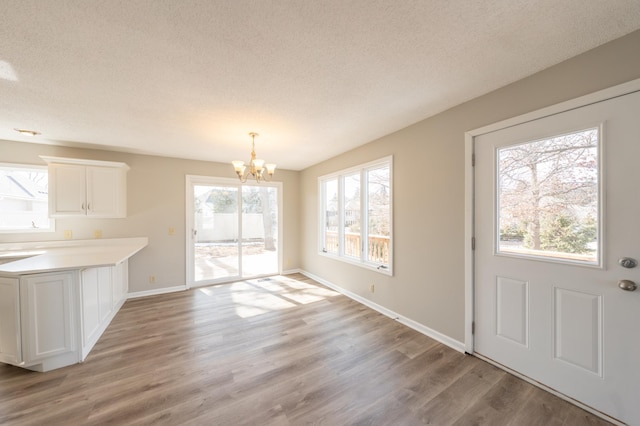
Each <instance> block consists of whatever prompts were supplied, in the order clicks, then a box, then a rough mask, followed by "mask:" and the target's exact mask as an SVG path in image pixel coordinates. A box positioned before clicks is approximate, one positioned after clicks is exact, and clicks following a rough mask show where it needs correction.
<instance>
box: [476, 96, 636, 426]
mask: <svg viewBox="0 0 640 426" xmlns="http://www.w3.org/2000/svg"><path fill="white" fill-rule="evenodd" d="M638 111H640V93H637V92H636V93H632V94H628V95H625V96H621V97H618V98H614V99H610V100H607V101H603V102H599V103H596V104H591V105H588V106H584V107H582V108H577V109H574V110H570V111H567V112H563V113H560V114H556V115H552V116H549V117H545V118H542V119H538V120H535V121H530V122H527V123H523V124H519V125H516V126H512V127H508V128H505V129H502V130H498V131H494V132H491V133H487V134H484V135H480V136H477V137H476V138H474V151H475V156H476V167H475V171H474V173H475V207H474V210H475V219H474V221H475V223H474V228H475V230H476V231H475V237H476V250H475V253H474V270H475V278H474V286H475V291H474V293H475V296H474V297H475V301H474V309H475V322H476V334H475V343H474V346H475V347H474V350H475V351H476V352H477V353H478V354H480V355H482V356H485V357H487V358H490V359H492V360H494V361H496V362H498V363H500V364H502V365H505V366H507V367H509V368H511V369H513V370H516V371H518V372H520V373H522V374H524V375H525V376H528V377H530V378H532V379H534V380H536V381H538V382H541V383H543V384H544V385H546V386H548V387H550V388H553V389H555V390H557V391H559V392H561V393H563V394H565V395H567V396H569V397H571V398H574V399H576V400H578V401H580V402H582V403H584V404H586V405H588V406H590V407H593V408H594V409H596V410H599V411H601V412H603V413H606V414H607V415H609V416H611V417H614V418H617V419H620V420H622V421H624V422H627V423H630V424H640V404H637V390H638V388H637V387H638V383H640V368H639V367H638V362H637V360H638V357H639V356H640V339H638V334H637V330H636V329H635V328H636V327H637V324H638V322H639V321H640V291H636V292H630V291H623V290H621V289H620V288H619V287H618V281H619V280H622V279H627V280H632V281H635V282H636V283H640V268H632V269H628V268H623V267H622V266H621V265H619V264H618V259H620V258H623V257H631V258H635V259H638V258H640V243H639V242H640V226H639V224H638V218H640V197H638V177H637V173H636V169H637V161H638V158H640V143H638V140H639V136H638V135H640V120H638ZM585 129H597V132H596V133H597V139H598V148H597V150H598V151H597V152H598V156H597V157H598V158H595V157H594V155H592V154H593V148H587V147H586V145H585V146H584V147H583V148H584V149H591V153H590V154H588V155H586V156H582V157H575V158H573V159H571V160H566V161H565V160H558V159H557V158H556V157H554V160H553V161H552V162H547V163H545V161H546V160H547V159H545V158H542V160H541V161H540V162H539V163H538V164H539V169H538V170H537V172H541V173H542V174H540V173H538V174H535V173H534V174H531V173H529V174H527V175H526V177H524V175H523V174H517V173H516V174H513V175H512V176H513V177H515V178H518V179H521V182H519V183H518V182H517V179H515V180H512V181H510V183H508V182H507V180H506V179H504V175H503V174H501V171H502V170H503V169H502V167H503V166H504V157H501V154H502V153H505V152H509V149H510V148H511V147H519V146H523V144H526V143H528V142H530V141H543V140H550V139H552V138H554V137H556V136H558V135H568V134H576V132H578V133H579V132H581V131H583V130H585ZM576 143H577V142H576ZM587 145H588V144H587ZM548 146H551V145H548ZM574 148H575V146H574ZM574 148H571V147H568V146H562V147H559V148H557V149H558V150H560V149H561V150H568V151H570V152H573V153H575V152H577V151H576V149H574ZM581 149H582V148H581ZM513 152H516V151H515V150H514V151H513ZM576 158H579V159H576ZM563 161H564V163H565V164H561V163H562V162H563ZM569 163H573V164H569ZM541 164H544V165H541ZM570 166H571V167H573V166H575V167H573V168H572V169H570V172H568V174H567V172H566V171H567V170H569V167H570ZM554 167H557V168H554ZM594 167H597V168H598V170H599V172H598V171H594V169H593V168H594ZM532 170H533V168H532ZM550 170H553V172H549V171H550ZM547 172H549V173H547ZM594 173H595V174H594ZM543 175H544V176H543ZM532 176H533V177H532ZM541 176H543V177H542V179H545V180H546V182H547V183H549V182H551V181H554V179H555V182H556V183H554V185H556V186H553V188H556V189H558V188H559V190H557V191H555V192H554V191H546V193H545V194H546V195H545V196H544V197H542V196H540V197H537V198H536V197H529V198H528V199H525V198H523V199H522V200H517V201H516V203H514V204H513V205H514V206H516V207H518V208H514V209H513V210H510V211H509V215H511V216H509V215H504V216H503V217H502V218H501V220H498V219H499V218H498V216H499V214H498V212H500V211H501V210H500V208H501V203H502V207H504V205H505V203H507V202H508V200H505V196H504V194H505V193H508V192H509V191H510V190H515V189H517V188H520V187H519V186H518V185H521V186H522V187H524V186H529V187H531V186H532V185H533V184H532V182H533V183H535V182H536V181H535V180H534V179H536V178H541ZM589 176H590V177H589ZM589 179H591V181H590V182H591V183H590V184H589V185H591V187H592V189H591V191H592V192H591V193H590V194H591V195H588V196H586V195H585V194H586V192H585V191H587V189H585V188H586V187H587V186H589V185H586V184H585V182H586V181H587V180H589ZM593 182H596V183H597V187H598V189H597V190H596V191H595V192H593ZM501 185H503V186H501ZM505 185H507V187H506V189H505V187H504V186H505ZM508 185H511V186H508ZM576 188H578V189H576ZM534 189H541V190H542V187H541V186H540V187H535V188H534ZM564 190H568V191H575V192H573V195H572V196H571V197H570V198H571V200H572V202H573V204H572V205H571V206H568V204H567V202H565V200H566V199H565V198H562V195H561V193H562V192H563V191H564ZM501 191H502V192H501ZM529 194H533V195H536V196H538V195H541V193H540V192H538V193H535V191H532V192H531V193H529ZM594 194H595V196H596V198H599V200H600V205H599V207H596V208H595V210H594V204H593V201H594V200H593V198H594ZM545 197H547V198H546V199H545ZM534 198H536V200H537V201H536V202H534V201H532V200H533V199H534ZM558 200H560V202H557V201H558ZM518 203H520V205H518ZM535 203H537V204H535ZM554 203H555V204H554ZM533 205H535V206H536V208H538V209H539V212H543V214H540V215H539V217H538V218H537V219H532V216H527V217H526V218H524V217H525V216H526V215H527V213H526V211H527V208H526V207H527V206H533ZM593 212H595V216H596V217H592V218H588V216H589V215H593V214H594V213H593ZM518 215H521V216H522V217H521V218H520V219H522V218H524V219H522V220H520V219H519V218H518V217H516V216H518ZM594 222H595V224H594ZM505 224H506V225H508V226H505ZM592 225H593V226H595V227H592ZM543 228H544V229H543ZM545 229H546V230H545ZM566 231H570V232H569V233H568V234H565V232H566ZM534 240H536V241H534ZM559 253H560V254H559Z"/></svg>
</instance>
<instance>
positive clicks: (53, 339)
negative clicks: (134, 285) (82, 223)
mask: <svg viewBox="0 0 640 426" xmlns="http://www.w3.org/2000/svg"><path fill="white" fill-rule="evenodd" d="M127 277H128V262H127V261H124V262H122V263H120V264H118V265H116V266H105V267H96V268H87V269H83V270H71V271H63V272H50V273H40V274H29V275H22V276H20V277H19V278H15V277H0V362H3V363H6V364H12V365H17V366H20V367H24V368H28V369H31V370H35V371H49V370H53V369H56V368H60V367H64V366H67V365H71V364H75V363H78V362H81V361H84V359H85V358H86V357H87V355H88V354H89V352H90V351H91V349H92V348H93V346H94V345H95V344H96V342H97V341H98V339H99V338H100V336H101V335H102V333H103V332H104V331H105V330H106V328H107V326H108V325H109V323H110V322H111V320H112V319H113V318H114V317H115V315H116V313H117V312H118V310H119V309H120V307H122V305H123V304H124V302H125V300H126V298H127V292H128V278H127Z"/></svg>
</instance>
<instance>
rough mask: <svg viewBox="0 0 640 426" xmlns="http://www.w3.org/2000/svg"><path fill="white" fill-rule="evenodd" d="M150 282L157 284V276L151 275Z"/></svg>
mask: <svg viewBox="0 0 640 426" xmlns="http://www.w3.org/2000/svg"><path fill="white" fill-rule="evenodd" d="M149 282H150V283H151V284H155V282H156V276H155V275H149Z"/></svg>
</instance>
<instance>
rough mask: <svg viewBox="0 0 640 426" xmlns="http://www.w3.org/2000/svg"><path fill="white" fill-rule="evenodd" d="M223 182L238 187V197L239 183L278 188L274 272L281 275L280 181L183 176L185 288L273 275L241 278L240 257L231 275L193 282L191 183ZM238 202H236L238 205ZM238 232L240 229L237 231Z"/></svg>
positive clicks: (282, 221) (282, 192) (281, 197)
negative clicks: (276, 253) (275, 267)
mask: <svg viewBox="0 0 640 426" xmlns="http://www.w3.org/2000/svg"><path fill="white" fill-rule="evenodd" d="M199 184H200V185H227V186H231V187H236V188H238V189H239V191H238V198H239V199H240V198H241V197H242V187H243V186H253V187H255V186H266V187H272V188H276V189H277V191H278V197H277V203H278V237H277V242H278V259H277V265H276V266H277V271H276V272H275V273H276V274H281V273H282V272H281V271H282V265H283V259H284V255H283V251H284V250H283V245H284V226H283V223H284V201H283V200H284V190H283V187H284V185H283V183H282V182H280V181H268V182H267V181H264V182H261V183H260V184H254V183H251V182H248V183H244V184H243V183H242V182H241V181H240V180H239V179H237V178H225V177H216V176H201V175H185V244H186V246H185V247H186V250H185V282H186V288H198V287H206V286H209V285H216V284H224V283H228V282H233V281H239V280H243V279H253V278H259V277H262V276H270V275H274V274H273V273H268V274H264V275H260V276H252V277H242V260H241V259H240V264H239V266H240V268H239V269H238V275H237V276H233V277H224V278H221V279H214V280H206V281H199V282H197V283H196V281H195V275H194V274H195V271H194V268H193V259H194V252H193V242H192V239H193V229H194V226H195V225H194V223H193V205H194V199H193V186H195V185H199ZM239 205H240V204H239ZM238 214H239V215H241V214H242V212H241V211H238ZM239 224H240V227H241V226H242V221H241V220H239ZM239 231H240V233H242V229H240V230H239Z"/></svg>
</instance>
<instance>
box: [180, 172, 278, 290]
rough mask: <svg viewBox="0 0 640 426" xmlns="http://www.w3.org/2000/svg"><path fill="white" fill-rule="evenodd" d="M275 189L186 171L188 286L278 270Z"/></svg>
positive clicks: (269, 185)
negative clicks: (188, 174)
mask: <svg viewBox="0 0 640 426" xmlns="http://www.w3.org/2000/svg"><path fill="white" fill-rule="evenodd" d="M280 188H281V184H279V183H278V184H264V183H261V184H259V185H258V184H254V185H250V184H249V185H248V184H240V183H239V182H238V181H233V180H228V179H220V178H208V177H201V176H187V222H188V223H187V235H188V242H187V283H188V285H189V286H201V285H208V284H215V283H220V282H227V281H233V280H236V279H243V278H250V277H257V276H265V275H273V274H277V273H278V272H279V271H280V267H279V265H280V261H279V259H280V256H279V253H280V250H279V244H280V242H281V239H280V238H279V223H278V222H279V208H278V207H279V204H280V200H279V194H280V192H281V191H280V190H279V189H280Z"/></svg>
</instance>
